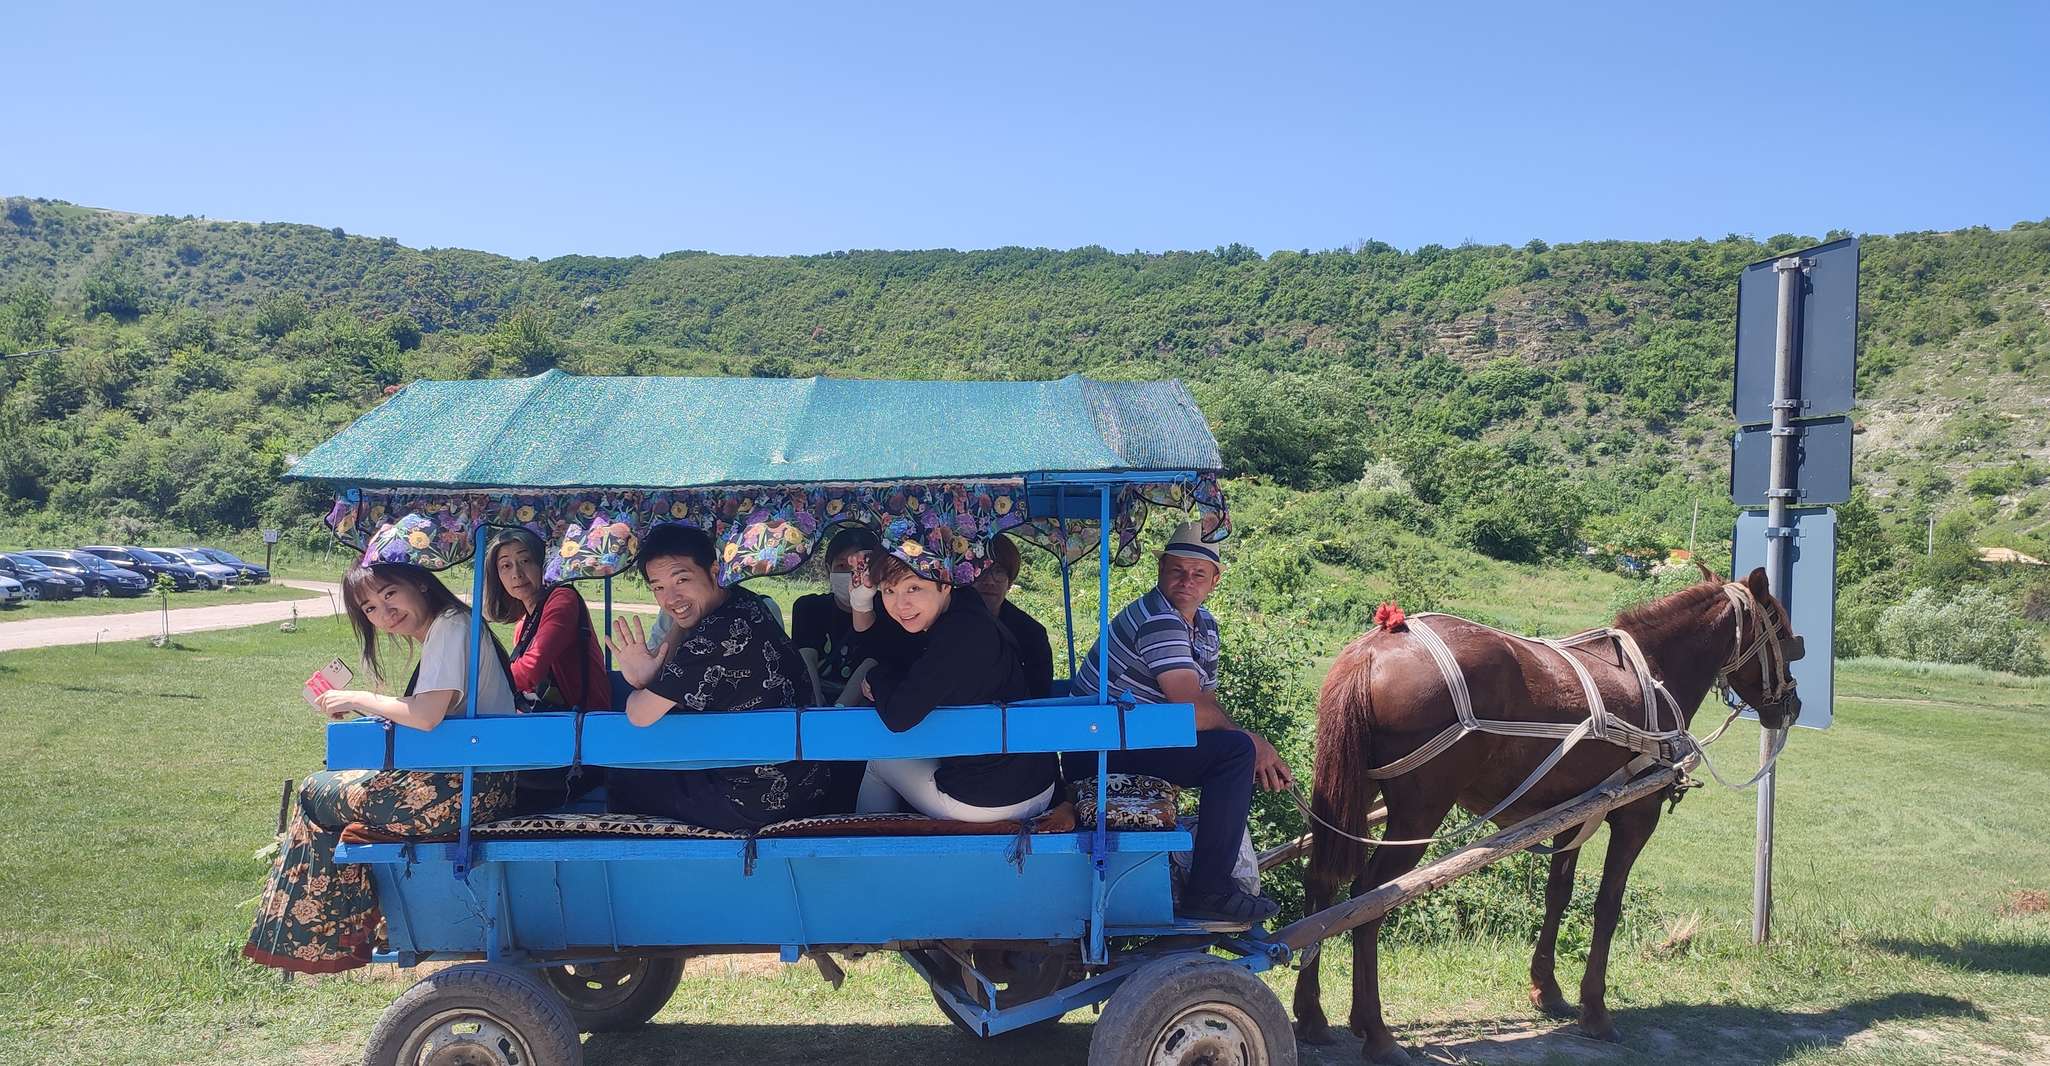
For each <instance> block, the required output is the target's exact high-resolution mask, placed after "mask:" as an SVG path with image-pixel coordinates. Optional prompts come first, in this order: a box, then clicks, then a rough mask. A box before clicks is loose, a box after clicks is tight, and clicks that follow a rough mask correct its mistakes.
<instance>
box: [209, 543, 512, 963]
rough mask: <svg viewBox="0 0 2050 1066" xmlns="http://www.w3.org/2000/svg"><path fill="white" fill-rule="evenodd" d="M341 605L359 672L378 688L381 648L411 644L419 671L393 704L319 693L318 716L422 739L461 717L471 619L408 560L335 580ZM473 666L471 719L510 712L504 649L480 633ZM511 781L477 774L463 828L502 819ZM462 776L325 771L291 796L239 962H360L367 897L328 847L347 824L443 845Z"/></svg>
mask: <svg viewBox="0 0 2050 1066" xmlns="http://www.w3.org/2000/svg"><path fill="white" fill-rule="evenodd" d="M342 603H343V604H344V606H345V607H346V608H347V609H348V613H349V621H350V622H351V623H352V624H353V625H354V626H355V628H356V635H357V637H358V638H359V639H360V640H361V641H362V644H363V665H364V666H366V667H368V668H369V670H370V673H371V675H372V676H373V677H375V678H376V679H377V680H378V681H380V682H382V681H384V680H385V676H384V671H383V669H382V664H381V663H380V661H379V657H378V650H379V648H378V646H379V643H380V641H383V642H385V643H387V644H388V645H399V644H403V645H415V646H418V648H419V650H420V665H419V667H418V668H417V669H415V670H414V672H413V676H412V679H411V680H409V681H408V682H407V683H406V688H405V691H404V692H403V693H402V694H401V695H397V696H385V695H381V694H379V693H376V692H370V691H360V690H353V689H347V690H345V689H335V690H333V691H330V692H326V693H323V694H322V695H321V696H320V698H319V703H318V704H317V709H318V710H319V711H320V712H321V713H322V714H325V715H326V716H327V717H328V718H329V719H332V720H335V721H340V720H342V719H344V718H347V717H349V716H350V715H352V714H360V715H364V716H366V717H371V718H382V719H384V720H386V721H388V722H392V723H395V724H396V725H400V726H404V727H406V728H409V729H420V730H428V729H433V728H434V727H435V726H437V725H440V724H441V720H442V719H443V718H446V717H448V716H449V715H452V714H453V715H460V714H462V711H463V697H464V685H465V682H466V681H467V679H468V672H469V637H470V611H469V608H468V607H465V606H464V605H463V602H462V601H461V600H458V599H456V597H455V594H454V593H451V592H450V591H449V590H448V587H447V586H446V585H443V584H442V583H441V582H440V580H438V579H437V578H435V576H434V575H433V574H431V573H429V572H427V571H426V570H424V569H422V568H420V567H418V566H415V565H413V564H411V563H373V564H371V565H370V566H367V567H357V568H355V569H353V570H350V571H349V573H348V574H347V576H345V577H344V578H343V579H342ZM487 639H489V640H490V641H491V645H492V646H491V647H489V648H486V649H484V653H483V655H482V656H480V658H479V660H478V663H477V713H478V714H513V713H515V712H516V710H517V708H516V707H515V705H514V703H513V692H512V682H511V679H510V678H509V676H508V675H507V671H506V666H505V652H504V651H503V650H500V649H499V648H498V647H497V644H498V642H497V638H496V637H492V636H489V634H488V631H487ZM513 776H514V775H512V774H509V773H503V774H477V775H476V776H475V778H474V779H473V781H472V786H471V810H472V815H471V817H472V820H473V821H477V822H485V821H490V820H492V819H494V818H499V817H503V816H504V815H505V814H507V813H510V812H511V810H512V807H513V797H514V793H513ZM462 793H463V775H462V774H459V773H428V772H419V771H410V770H392V771H376V770H324V771H321V772H319V773H316V774H313V775H311V776H309V777H307V779H306V783H305V784H304V785H303V786H301V788H300V789H299V804H298V812H297V814H296V816H294V817H293V819H292V824H291V827H290V829H289V830H288V831H287V836H286V842H285V847H284V850H283V851H281V852H280V853H279V855H278V861H277V865H276V866H275V867H273V868H272V870H271V880H270V886H269V887H268V888H267V889H266V890H265V891H264V894H263V906H262V907H261V908H260V909H259V910H258V911H257V915H256V926H255V928H254V929H252V930H250V933H249V942H248V943H247V944H245V945H244V946H243V948H242V954H244V955H246V956H248V957H249V958H251V959H254V960H256V961H257V962H260V963H262V964H264V965H266V966H274V967H277V968H278V969H282V970H292V971H296V972H299V973H333V972H336V971H339V970H349V969H354V968H355V967H358V966H362V965H364V964H365V963H368V962H369V961H370V952H371V950H372V948H373V947H374V946H375V945H373V944H372V943H371V939H372V937H373V936H374V934H375V931H376V928H377V897H376V894H375V893H374V892H373V891H372V889H371V885H370V877H369V872H368V868H367V867H364V866H361V865H358V864H350V865H346V866H344V865H337V864H336V863H335V861H334V860H335V845H336V843H338V842H339V841H340V839H341V833H342V829H343V827H344V826H347V825H350V824H352V823H354V824H357V825H360V826H362V827H363V829H364V830H367V831H368V832H369V833H371V834H374V835H377V836H389V837H391V838H393V839H406V838H420V837H433V836H444V835H447V834H450V833H453V832H455V830H456V825H457V821H458V819H459V816H460V813H459V812H460V810H461V803H462Z"/></svg>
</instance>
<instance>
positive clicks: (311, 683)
mask: <svg viewBox="0 0 2050 1066" xmlns="http://www.w3.org/2000/svg"><path fill="white" fill-rule="evenodd" d="M355 676H356V675H355V674H354V673H351V672H350V670H349V667H348V664H346V663H344V662H342V660H341V659H339V658H336V659H330V660H328V664H327V665H326V666H323V667H321V668H320V672H319V673H317V674H314V675H313V676H312V677H309V678H307V679H306V687H305V688H304V689H302V690H300V695H302V696H304V697H305V698H306V702H308V703H317V702H318V701H319V699H320V696H321V693H323V692H327V691H329V690H330V689H338V688H341V687H342V686H344V685H346V684H348V683H349V680H350V679H351V678H353V677H355Z"/></svg>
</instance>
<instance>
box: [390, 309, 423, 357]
mask: <svg viewBox="0 0 2050 1066" xmlns="http://www.w3.org/2000/svg"><path fill="white" fill-rule="evenodd" d="M384 333H385V336H387V337H390V338H391V339H392V343H393V344H396V345H398V346H399V351H402V352H410V351H412V350H413V349H415V348H418V347H420V337H421V333H420V320H419V319H417V318H414V317H413V316H412V315H410V314H407V313H406V312H404V311H401V312H399V313H398V314H395V315H387V316H385V319H384Z"/></svg>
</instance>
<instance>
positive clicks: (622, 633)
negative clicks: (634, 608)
mask: <svg viewBox="0 0 2050 1066" xmlns="http://www.w3.org/2000/svg"><path fill="white" fill-rule="evenodd" d="M605 645H606V646H607V647H609V648H611V649H612V665H613V666H616V667H618V668H619V673H620V676H622V677H624V678H626V683H627V684H629V685H632V686H633V687H635V688H647V687H648V682H650V681H653V680H655V672H656V671H658V670H660V669H661V668H662V658H661V656H660V655H659V654H658V653H657V652H654V651H649V650H648V631H647V628H646V627H645V626H642V625H641V620H640V619H639V618H633V617H620V618H615V619H613V620H612V637H611V639H609V640H607V641H606V642H605Z"/></svg>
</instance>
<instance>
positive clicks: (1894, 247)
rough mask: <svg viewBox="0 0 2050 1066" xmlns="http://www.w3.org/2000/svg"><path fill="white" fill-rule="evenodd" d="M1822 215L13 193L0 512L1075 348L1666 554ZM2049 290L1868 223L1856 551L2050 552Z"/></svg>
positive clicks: (1557, 542)
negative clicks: (1058, 209) (473, 207)
mask: <svg viewBox="0 0 2050 1066" xmlns="http://www.w3.org/2000/svg"><path fill="white" fill-rule="evenodd" d="M1829 236H1834V234H1831V235H1829ZM1817 239H1820V238H1818V237H1814V236H1800V235H1782V236H1776V237H1773V238H1771V239H1769V240H1765V241H1757V240H1752V239H1749V238H1745V237H1738V236H1730V237H1725V238H1722V239H1720V240H1694V241H1664V242H1655V243H1633V242H1615V241H1602V242H1589V243H1581V244H1561V245H1547V244H1545V243H1544V242H1542V241H1532V242H1530V243H1529V244H1526V245H1524V246H1522V247H1508V246H1480V245H1465V246H1460V247H1454V248H1446V247H1439V246H1435V245H1433V246H1425V247H1423V248H1418V249H1416V250H1414V251H1402V250H1398V249H1395V248H1392V247H1389V246H1387V245H1383V244H1379V243H1374V242H1366V243H1363V244H1360V245H1358V246H1355V247H1351V248H1347V249H1343V250H1335V251H1321V252H1294V251H1275V252H1270V253H1268V254H1265V255H1262V254H1259V253H1256V252H1255V251H1253V250H1251V249H1248V248H1244V247H1241V246H1237V245H1233V246H1230V247H1225V248H1219V249H1215V250H1212V251H1207V252H1169V253H1164V254H1150V253H1122V254H1121V253H1114V252H1110V251H1107V250H1105V249H1102V248H1079V249H1073V250H1068V251H1054V250H1048V249H1033V248H1003V249H994V250H988V251H970V252H957V251H944V250H942V251H911V252H886V251H852V252H844V253H835V254H831V255H822V256H805V257H787V258H762V257H744V256H725V255H713V254H708V253H701V252H675V253H671V254H668V255H663V256H660V257H656V258H644V257H633V258H623V259H616V258H615V259H607V258H592V257H585V256H565V257H562V258H558V259H551V260H547V261H545V262H543V261H536V260H517V259H509V258H506V257H503V256H495V255H490V254H487V253H483V252H473V251H463V250H455V249H413V248H407V247H404V246H402V245H400V244H398V243H397V242H395V241H393V240H390V239H388V238H386V239H378V238H368V237H357V236H350V235H347V234H344V233H342V232H341V231H340V230H339V229H333V230H330V229H321V228H318V227H313V226H302V225H288V224H276V223H266V224H261V225H253V224H247V223H239V222H222V221H214V220H208V219H198V218H189V217H188V218H172V217H166V216H158V217H146V216H141V215H134V214H124V213H119V212H114V211H102V210H95V209H90V208H83V207H78V206H74V205H71V204H65V203H61V202H57V201H45V200H28V199H21V198H15V199H9V200H7V201H6V209H5V212H4V214H0V344H4V346H5V347H6V348H7V349H8V351H10V352H12V351H21V350H33V349H38V348H44V347H54V346H63V347H64V350H62V351H60V352H56V353H54V354H47V355H40V356H30V357H22V358H14V359H9V360H7V361H6V362H5V363H4V369H0V387H4V388H5V396H4V399H0V508H4V511H5V520H6V521H7V522H9V523H10V524H12V525H15V526H21V525H23V524H24V523H30V524H34V523H44V524H48V523H52V522H57V521H63V522H67V523H70V522H85V523H88V524H100V525H104V524H105V523H107V522H110V521H115V522H123V521H125V522H129V523H147V522H168V523H172V524H176V525H179V526H182V527H185V528H191V529H197V530H219V529H225V528H248V527H249V526H251V525H253V524H255V523H256V522H257V520H258V519H259V517H260V516H261V517H265V518H273V519H283V518H289V517H292V516H300V515H304V514H306V513H308V512H309V511H310V510H311V509H312V507H313V506H314V505H313V502H312V501H311V500H310V499H308V498H306V497H305V495H304V494H303V493H302V492H300V491H298V490H288V489H281V488H279V487H278V485H277V482H276V475H277V474H278V473H279V471H280V470H282V469H283V463H284V461H285V457H286V456H287V455H289V454H292V453H295V452H298V451H302V450H304V449H305V448H307V447H308V446H310V445H311V444H312V443H314V442H315V441H317V440H319V439H320V438H321V437H322V436H324V435H325V434H327V433H329V432H331V431H332V430H333V429H334V427H336V426H338V425H340V424H341V423H343V422H345V421H346V420H347V419H349V418H350V417H353V416H354V415H355V414H356V413H358V412H360V411H361V410H362V409H364V408H365V407H366V406H368V405H369V404H371V403H373V402H374V401H375V400H376V398H377V397H378V396H379V395H380V394H381V392H382V390H383V389H384V388H385V387H387V386H390V385H394V384H400V383H403V382H405V381H408V380H411V379H413V378H417V377H451V376H473V375H483V374H527V373H534V372H538V371H539V370H542V369H545V368H547V367H550V366H559V367H561V368H563V369H565V370H569V371H572V372H578V373H593V374H608V373H610V374H616V373H688V374H760V375H779V376H780V375H810V374H840V375H865V376H912V377H935V376H974V377H997V378H1031V377H1047V376H1058V375H1062V374H1067V373H1073V372H1080V373H1085V374H1091V375H1097V376H1104V377H1149V376H1178V377H1181V378H1183V379H1185V380H1187V381H1188V382H1189V383H1190V384H1191V386H1192V387H1193V388H1194V389H1195V391H1196V393H1197V396H1198V397H1199V399H1200V400H1201V402H1202V403H1203V405H1204V407H1205V409H1206V411H1207V413H1208V414H1209V417H1210V418H1211V421H1212V423H1213V425H1214V426H1215V427H1216V429H1217V431H1218V435H1219V438H1220V441H1221V443H1222V444H1223V446H1224V449H1225V454H1226V457H1227V461H1228V462H1229V463H1230V465H1231V467H1232V470H1233V473H1235V474H1237V475H1241V476H1255V477H1260V478H1264V479H1267V480H1270V481H1272V482H1274V483H1277V484H1279V485H1282V486H1284V487H1288V488H1293V489H1299V490H1319V489H1330V488H1332V487H1334V486H1343V485H1349V484H1352V483H1355V482H1359V481H1360V480H1361V479H1362V476H1363V474H1364V475H1365V477H1366V478H1367V480H1368V481H1369V482H1370V483H1373V484H1377V485H1381V486H1382V487H1384V488H1393V489H1396V490H1399V492H1398V495H1399V496H1400V497H1401V498H1402V499H1403V500H1406V501H1410V502H1409V503H1406V504H1404V505H1403V506H1407V507H1410V508H1411V510H1410V511H1409V512H1405V517H1404V518H1403V521H1405V522H1408V523H1410V524H1411V525H1413V526H1415V527H1416V528H1418V529H1421V530H1424V531H1426V532H1428V533H1430V534H1432V535H1434V536H1436V537H1438V538H1439V539H1441V540H1444V541H1447V542H1451V543H1455V544H1460V545H1463V546H1466V547H1470V548H1473V549H1475V550H1478V551H1481V552H1484V553H1486V554H1489V555H1492V556H1495V557H1498V558H1504V559H1511V560H1541V559H1544V558H1547V557H1552V556H1559V555H1565V554H1570V553H1572V552H1574V551H1576V550H1577V549H1578V546H1579V545H1580V544H1581V543H1583V542H1586V543H1592V544H1596V545H1607V546H1613V547H1616V548H1625V549H1640V550H1643V551H1656V550H1660V549H1663V548H1668V547H1673V546H1678V545H1681V544H1684V543H1685V541H1686V539H1687V535H1688V527H1689V522H1690V517H1691V505H1692V503H1693V502H1694V501H1695V500H1697V499H1699V500H1700V501H1701V503H1702V505H1703V517H1702V522H1703V526H1704V529H1703V532H1702V534H1701V539H1702V540H1703V541H1704V542H1707V543H1713V542H1714V540H1715V539H1716V538H1719V537H1722V536H1724V535H1726V532H1727V529H1728V524H1729V521H1730V509H1729V507H1728V505H1727V503H1726V502H1724V501H1723V494H1724V491H1725V477H1726V473H1725V468H1726V463H1727V443H1726V434H1727V431H1728V428H1729V427H1728V424H1727V422H1728V415H1727V404H1728V398H1729V384H1728V382H1729V376H1730V365H1731V348H1732V340H1731V337H1732V318H1733V315H1734V306H1735V291H1736V284H1735V278H1736V274H1737V271H1738V270H1739V268H1740V267H1741V266H1742V265H1744V264H1745V263H1748V262H1752V261H1755V260H1758V259H1762V258H1765V257H1768V256H1770V255H1773V254H1775V253H1777V252H1780V251H1784V250H1787V249H1791V248H1795V247H1799V246H1801V245H1804V244H1807V243H1811V242H1812V241H1814V240H1817ZM2046 281H2050V223H2022V224H2018V225H2016V226H2015V227H2014V228H2012V229H2007V230H1991V229H1985V228H1973V229H1969V230H1963V231H1958V232H1951V233H1909V234H1898V235H1892V236H1883V235H1882V236H1869V237H1867V238H1865V242H1864V290H1863V292H1862V293H1861V300H1860V307H1861V311H1860V315H1861V321H1860V330H1861V334H1862V352H1863V362H1862V364H1861V366H1860V388H1861V394H1862V396H1863V399H1862V401H1861V404H1860V408H1859V411H1858V412H1857V422H1858V428H1859V432H1860V436H1859V454H1858V474H1859V482H1860V484H1861V485H1862V486H1863V487H1864V489H1865V491H1866V492H1867V493H1868V494H1869V500H1866V501H1861V504H1860V506H1857V507H1854V508H1852V509H1851V510H1852V512H1853V513H1852V514H1849V515H1847V521H1848V523H1849V524H1850V525H1851V526H1852V527H1853V528H1852V529H1851V530H1850V534H1851V536H1852V539H1853V540H1854V541H1855V539H1856V537H1857V536H1862V535H1865V534H1861V533H1860V532H1859V529H1860V528H1862V527H1861V526H1860V525H1859V524H1860V523H1864V524H1865V525H1867V526H1869V527H1870V528H1871V530H1872V531H1873V532H1872V533H1871V534H1870V536H1871V537H1874V538H1878V539H1877V540H1875V541H1874V542H1873V543H1874V544H1876V545H1877V547H1876V548H1874V549H1873V550H1874V551H1876V552H1879V553H1880V554H1882V555H1884V556H1885V557H1886V558H1888V559H1894V558H1899V557H1905V553H1908V552H1909V551H1910V549H1911V548H1912V549H1920V548H1921V547H1923V543H1922V542H1923V539H1924V537H1923V534H1924V530H1925V527H1924V522H1925V520H1926V519H1927V518H1928V517H1929V516H1931V515H1932V514H1933V515H1937V516H1941V517H1943V518H1944V520H1945V521H1946V522H1948V523H1950V526H1948V527H1946V528H1947V529H1948V530H1949V532H1948V533H1946V536H1947V537H1948V538H1949V539H1951V540H1956V541H1960V542H1969V544H1970V545H1984V544H2007V545H2011V546H2013V547H2016V548H2019V549H2021V550H2023V551H2025V552H2027V553H2029V554H2031V555H2036V556H2039V557H2041V556H2050V513H2046V511H2050V507H2046V505H2050V419H2046V418H2045V417H2044V416H2045V412H2046V411H2050V289H2046V287H2045V283H2046ZM1851 547H1852V550H1853V552H1854V553H1855V552H1856V551H1858V550H1862V549H1861V548H1859V547H1858V546H1857V545H1856V544H1855V543H1854V544H1853V545H1852V546H1851ZM1859 565H1869V566H1870V567H1871V568H1872V569H1879V568H1881V567H1882V563H1881V562H1878V561H1875V562H1872V563H1869V564H1865V563H1861V564H1859Z"/></svg>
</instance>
